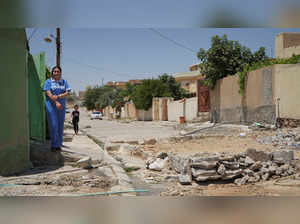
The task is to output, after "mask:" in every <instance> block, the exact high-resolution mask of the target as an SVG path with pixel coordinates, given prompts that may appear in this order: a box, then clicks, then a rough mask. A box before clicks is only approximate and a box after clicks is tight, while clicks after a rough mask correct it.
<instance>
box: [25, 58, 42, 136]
mask: <svg viewBox="0 0 300 224" xmlns="http://www.w3.org/2000/svg"><path fill="white" fill-rule="evenodd" d="M28 79H29V80H28V82H29V84H28V85H29V93H28V94H29V130H30V139H34V140H37V141H41V142H44V141H45V140H46V112H45V93H44V92H43V90H42V88H43V85H44V82H45V80H46V66H45V53H40V54H37V55H35V56H32V55H31V54H29V56H28Z"/></svg>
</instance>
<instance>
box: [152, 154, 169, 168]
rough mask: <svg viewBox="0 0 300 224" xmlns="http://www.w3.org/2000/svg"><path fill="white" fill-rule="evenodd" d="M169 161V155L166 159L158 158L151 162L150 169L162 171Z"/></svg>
mask: <svg viewBox="0 0 300 224" xmlns="http://www.w3.org/2000/svg"><path fill="white" fill-rule="evenodd" d="M167 162H168V157H166V158H165V159H160V158H157V159H156V160H155V161H154V162H153V163H151V164H149V166H148V169H150V170H154V171H162V170H163V169H164V168H165V167H166V166H167Z"/></svg>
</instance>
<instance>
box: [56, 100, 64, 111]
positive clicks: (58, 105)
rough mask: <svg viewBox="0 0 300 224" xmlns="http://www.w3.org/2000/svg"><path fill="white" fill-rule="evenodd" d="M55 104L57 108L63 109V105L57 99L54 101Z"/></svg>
mask: <svg viewBox="0 0 300 224" xmlns="http://www.w3.org/2000/svg"><path fill="white" fill-rule="evenodd" d="M55 105H56V108H57V109H59V110H62V109H63V106H62V105H61V104H60V103H59V102H58V101H56V102H55Z"/></svg>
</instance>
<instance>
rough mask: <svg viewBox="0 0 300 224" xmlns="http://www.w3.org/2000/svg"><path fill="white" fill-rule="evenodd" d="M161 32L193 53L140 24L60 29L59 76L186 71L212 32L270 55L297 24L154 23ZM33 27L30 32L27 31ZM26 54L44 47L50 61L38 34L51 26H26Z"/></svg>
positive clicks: (85, 79)
mask: <svg viewBox="0 0 300 224" xmlns="http://www.w3.org/2000/svg"><path fill="white" fill-rule="evenodd" d="M156 30H158V31H159V32H160V33H162V34H163V35H165V36H167V37H169V38H171V39H172V40H174V41H177V42H179V43H180V44H182V45H184V46H186V47H188V48H191V49H192V50H194V52H192V51H189V50H187V49H185V48H182V47H180V46H178V45H176V44H174V43H173V42H171V41H169V40H166V39H164V38H162V37H161V36H159V35H158V34H157V33H155V32H153V31H152V30H150V29H146V28H122V29H121V28H82V29H79V28H62V31H61V32H62V33H61V35H62V59H61V60H62V62H61V64H62V69H63V77H64V78H65V79H66V80H68V82H69V84H70V85H71V87H72V88H73V89H74V90H75V91H78V90H84V89H85V88H86V86H87V85H96V84H101V82H102V78H103V79H104V83H106V82H108V81H126V80H129V79H143V78H150V77H157V76H158V75H161V74H163V73H168V74H173V73H176V72H184V71H188V67H189V66H190V65H192V64H195V63H198V59H197V56H196V52H197V51H198V50H199V48H204V49H207V48H209V46H210V41H211V37H212V36H213V35H216V34H218V35H223V34H227V35H228V38H229V39H231V40H238V41H239V42H240V43H242V44H243V45H246V46H247V47H249V48H250V49H251V50H253V51H254V50H257V49H258V48H259V47H260V46H264V47H266V50H267V54H268V55H269V56H270V55H271V52H272V53H273V55H274V54H275V48H274V41H275V36H276V35H277V34H279V33H280V32H300V29H272V28H261V29H251V28H245V29H214V28H210V29H209V28H185V29H183V28H182V29H181V28H172V29H171V28H169V29H167V28H156ZM33 31H35V32H34V33H33ZM32 33H33V35H32V37H31V39H30V41H29V45H30V51H31V53H32V54H36V53H38V52H41V51H45V52H46V61H47V65H49V66H50V67H52V66H53V65H55V60H56V56H55V54H56V48H55V42H52V43H47V42H45V41H44V40H43V39H44V38H45V37H47V36H49V35H50V34H51V33H52V34H54V35H55V28H38V29H36V30H34V29H32V28H31V29H27V36H28V38H29V37H30V36H31V34H32Z"/></svg>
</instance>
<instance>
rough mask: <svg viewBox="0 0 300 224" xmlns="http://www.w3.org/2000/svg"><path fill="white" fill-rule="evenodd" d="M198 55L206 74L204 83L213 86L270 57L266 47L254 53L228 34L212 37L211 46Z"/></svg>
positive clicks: (202, 70)
mask: <svg viewBox="0 0 300 224" xmlns="http://www.w3.org/2000/svg"><path fill="white" fill-rule="evenodd" d="M197 56H198V59H199V60H200V61H201V64H200V65H199V67H200V70H201V73H202V74H203V75H204V76H205V78H204V83H205V84H206V85H207V86H209V87H211V88H213V87H214V86H215V84H216V82H217V80H218V79H222V78H224V77H226V76H228V75H235V74H236V73H237V72H240V71H242V70H243V68H244V67H245V66H249V65H252V64H254V63H257V62H259V61H265V60H267V59H268V57H267V56H266V53H265V48H264V47H261V48H260V49H259V50H258V51H256V52H254V53H252V52H251V50H250V49H249V48H247V47H245V46H242V45H241V44H240V43H239V42H238V41H232V40H228V39H227V36H226V35H224V36H223V37H219V36H218V35H216V36H214V37H212V40H211V47H210V48H209V49H208V50H207V51H206V50H204V49H202V48H201V49H200V50H199V52H198V54H197Z"/></svg>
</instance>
